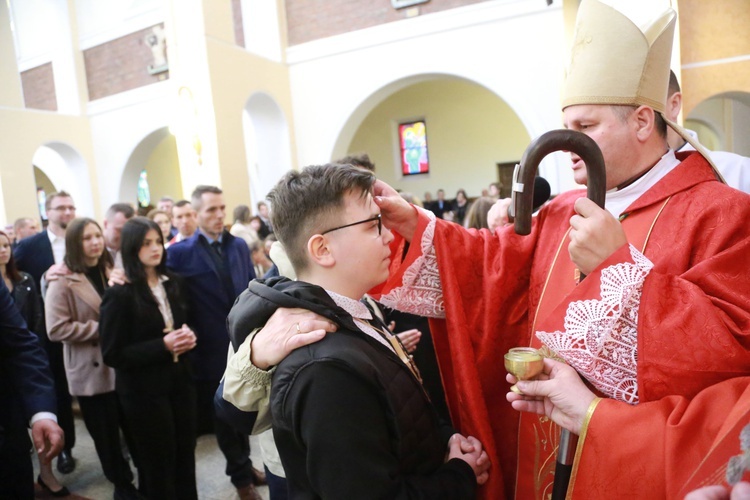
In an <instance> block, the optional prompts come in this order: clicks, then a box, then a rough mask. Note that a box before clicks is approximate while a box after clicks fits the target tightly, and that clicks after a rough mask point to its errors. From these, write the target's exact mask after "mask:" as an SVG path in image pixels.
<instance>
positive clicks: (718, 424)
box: [568, 377, 750, 499]
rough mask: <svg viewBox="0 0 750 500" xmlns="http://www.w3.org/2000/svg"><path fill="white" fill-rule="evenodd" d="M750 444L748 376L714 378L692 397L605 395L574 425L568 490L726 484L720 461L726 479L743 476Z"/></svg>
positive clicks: (654, 494) (668, 492) (599, 493)
mask: <svg viewBox="0 0 750 500" xmlns="http://www.w3.org/2000/svg"><path fill="white" fill-rule="evenodd" d="M741 433H742V435H743V437H741V436H740V434H741ZM749 444H750V377H739V378H735V379H731V380H726V381H724V382H720V383H718V384H716V385H714V386H711V387H709V388H707V389H704V390H702V391H701V392H700V393H698V395H697V396H695V398H694V399H693V400H692V401H691V400H689V399H687V398H684V397H680V396H668V397H666V398H663V399H661V400H659V401H654V402H650V403H642V404H639V405H636V406H629V405H626V404H624V403H620V402H617V401H613V400H611V399H604V400H602V401H600V402H599V404H598V405H597V406H596V409H595V410H594V412H593V415H592V417H591V419H590V420H589V422H588V426H585V427H584V429H583V430H582V432H581V437H580V440H579V446H578V453H577V454H576V459H575V462H574V464H573V473H572V475H571V482H570V487H569V489H568V497H569V498H675V499H678V498H679V499H682V498H684V497H685V495H686V494H688V493H690V492H691V491H693V490H696V489H698V488H702V487H704V486H709V485H714V484H721V485H724V486H726V487H727V488H729V485H728V484H727V468H729V469H730V472H729V476H730V477H731V478H732V479H733V482H736V481H738V480H740V479H744V480H745V481H747V480H748V479H749V478H750V470H747V469H746V465H747V464H746V463H745V462H750V448H749V447H748V445H749ZM745 456H747V458H745Z"/></svg>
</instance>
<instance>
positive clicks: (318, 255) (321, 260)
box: [307, 234, 336, 267]
mask: <svg viewBox="0 0 750 500" xmlns="http://www.w3.org/2000/svg"><path fill="white" fill-rule="evenodd" d="M307 255H308V257H309V258H310V262H311V263H313V264H316V265H318V266H321V267H331V266H333V265H334V264H335V263H336V259H335V257H334V256H333V253H332V252H331V248H330V247H329V245H328V239H327V238H326V237H325V236H323V235H322V234H314V235H312V236H311V237H310V239H309V240H307Z"/></svg>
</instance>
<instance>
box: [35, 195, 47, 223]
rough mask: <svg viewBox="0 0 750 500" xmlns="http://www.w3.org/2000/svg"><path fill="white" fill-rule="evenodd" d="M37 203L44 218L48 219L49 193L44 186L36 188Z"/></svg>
mask: <svg viewBox="0 0 750 500" xmlns="http://www.w3.org/2000/svg"><path fill="white" fill-rule="evenodd" d="M36 204H37V206H38V207H39V214H40V215H41V216H42V220H47V193H45V192H44V189H42V188H36Z"/></svg>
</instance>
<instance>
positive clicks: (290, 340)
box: [250, 308, 338, 370]
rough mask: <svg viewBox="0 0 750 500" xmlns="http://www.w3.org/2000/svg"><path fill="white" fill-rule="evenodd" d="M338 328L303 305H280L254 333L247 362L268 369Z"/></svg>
mask: <svg viewBox="0 0 750 500" xmlns="http://www.w3.org/2000/svg"><path fill="white" fill-rule="evenodd" d="M337 328H338V327H337V326H336V324H335V323H333V322H331V321H330V320H328V319H326V318H324V317H323V316H320V315H319V314H315V313H313V312H310V311H308V310H306V309H286V308H279V309H277V310H276V312H274V313H273V315H271V317H270V318H269V319H268V322H267V323H266V325H265V326H264V327H263V328H262V329H261V330H260V331H258V333H256V334H255V337H253V340H252V346H251V350H250V362H251V363H252V364H254V365H255V366H256V367H258V368H260V369H261V370H268V369H269V368H270V367H272V366H275V365H278V364H279V363H280V362H281V360H282V359H284V358H286V357H287V356H288V355H289V353H291V352H292V351H293V350H295V349H298V348H300V347H302V346H306V345H308V344H312V343H313V342H317V341H319V340H321V339H322V338H323V337H325V335H326V333H328V332H335V331H336V329H337Z"/></svg>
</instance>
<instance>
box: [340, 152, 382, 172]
mask: <svg viewBox="0 0 750 500" xmlns="http://www.w3.org/2000/svg"><path fill="white" fill-rule="evenodd" d="M336 163H338V164H339V165H354V166H355V167H362V168H366V169H367V170H369V171H370V172H374V171H375V164H374V163H373V162H372V161H371V160H370V155H368V154H367V153H364V154H361V155H349V156H345V157H343V158H341V159H340V160H336Z"/></svg>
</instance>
